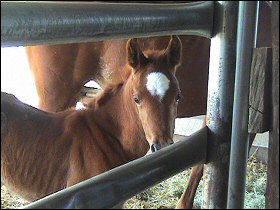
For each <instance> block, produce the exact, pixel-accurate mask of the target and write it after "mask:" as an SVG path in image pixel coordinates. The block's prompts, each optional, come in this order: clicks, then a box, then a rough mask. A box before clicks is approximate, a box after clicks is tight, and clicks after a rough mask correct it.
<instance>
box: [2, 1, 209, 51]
mask: <svg viewBox="0 0 280 210" xmlns="http://www.w3.org/2000/svg"><path fill="white" fill-rule="evenodd" d="M213 5H214V3H213V2H211V1H205V2H194V3H179V4H178V3H177V4H148V3H146V4H143V3H91V2H86V3H85V2H83V3H82V2H76V3H74V2H1V47H9V46H27V45H43V44H44V45H46V44H64V43H78V42H89V41H98V40H105V39H117V38H131V37H147V36H163V35H170V34H177V35H180V34H189V35H198V36H204V37H208V38H210V37H211V35H212V24H213V23H212V21H213V20H212V18H211V17H212V16H213Z"/></svg>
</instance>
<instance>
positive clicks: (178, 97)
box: [176, 94, 181, 102]
mask: <svg viewBox="0 0 280 210" xmlns="http://www.w3.org/2000/svg"><path fill="white" fill-rule="evenodd" d="M180 99H181V95H180V94H178V95H177V96H176V102H179V101H180Z"/></svg>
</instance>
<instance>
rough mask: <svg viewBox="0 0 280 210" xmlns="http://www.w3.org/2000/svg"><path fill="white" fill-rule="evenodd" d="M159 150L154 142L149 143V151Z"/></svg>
mask: <svg viewBox="0 0 280 210" xmlns="http://www.w3.org/2000/svg"><path fill="white" fill-rule="evenodd" d="M158 150H159V147H158V146H157V145H156V144H152V145H151V151H152V152H156V151H158Z"/></svg>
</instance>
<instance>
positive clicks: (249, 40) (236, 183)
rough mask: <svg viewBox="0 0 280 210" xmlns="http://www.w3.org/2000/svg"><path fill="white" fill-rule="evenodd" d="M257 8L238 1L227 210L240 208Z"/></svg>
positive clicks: (251, 2) (241, 205) (255, 3)
mask: <svg viewBox="0 0 280 210" xmlns="http://www.w3.org/2000/svg"><path fill="white" fill-rule="evenodd" d="M257 8H258V4H257V1H241V2H240V3H239V15H238V31H237V52H236V54H237V57H236V76H235V91H234V105H233V120H232V121H233V122H232V137H231V139H232V140H231V141H232V142H231V151H230V170H229V187H228V204H227V208H228V209H241V208H244V197H245V184H246V166H247V160H248V147H249V141H248V120H249V88H250V72H251V62H252V54H253V48H254V45H255V37H256V36H255V33H256V31H255V30H256V27H255V26H256V18H257Z"/></svg>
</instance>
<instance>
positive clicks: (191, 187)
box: [176, 119, 256, 209]
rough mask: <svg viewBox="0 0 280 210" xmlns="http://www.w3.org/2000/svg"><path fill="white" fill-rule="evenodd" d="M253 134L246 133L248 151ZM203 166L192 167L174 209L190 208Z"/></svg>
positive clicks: (253, 137)
mask: <svg viewBox="0 0 280 210" xmlns="http://www.w3.org/2000/svg"><path fill="white" fill-rule="evenodd" d="M203 124H204V126H205V125H206V119H205V120H204V123H203ZM255 136H256V134H255V133H249V134H248V137H249V149H248V152H249V151H250V148H251V146H252V144H253V141H254V139H255ZM203 168H204V165H203V164H202V165H199V166H196V167H194V168H192V172H191V177H190V179H189V182H188V186H187V189H186V190H185V192H184V193H183V194H182V196H181V198H180V199H179V201H178V203H177V205H176V209H192V207H193V203H194V197H195V193H196V190H197V187H198V185H199V182H200V180H201V178H202V176H203Z"/></svg>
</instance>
